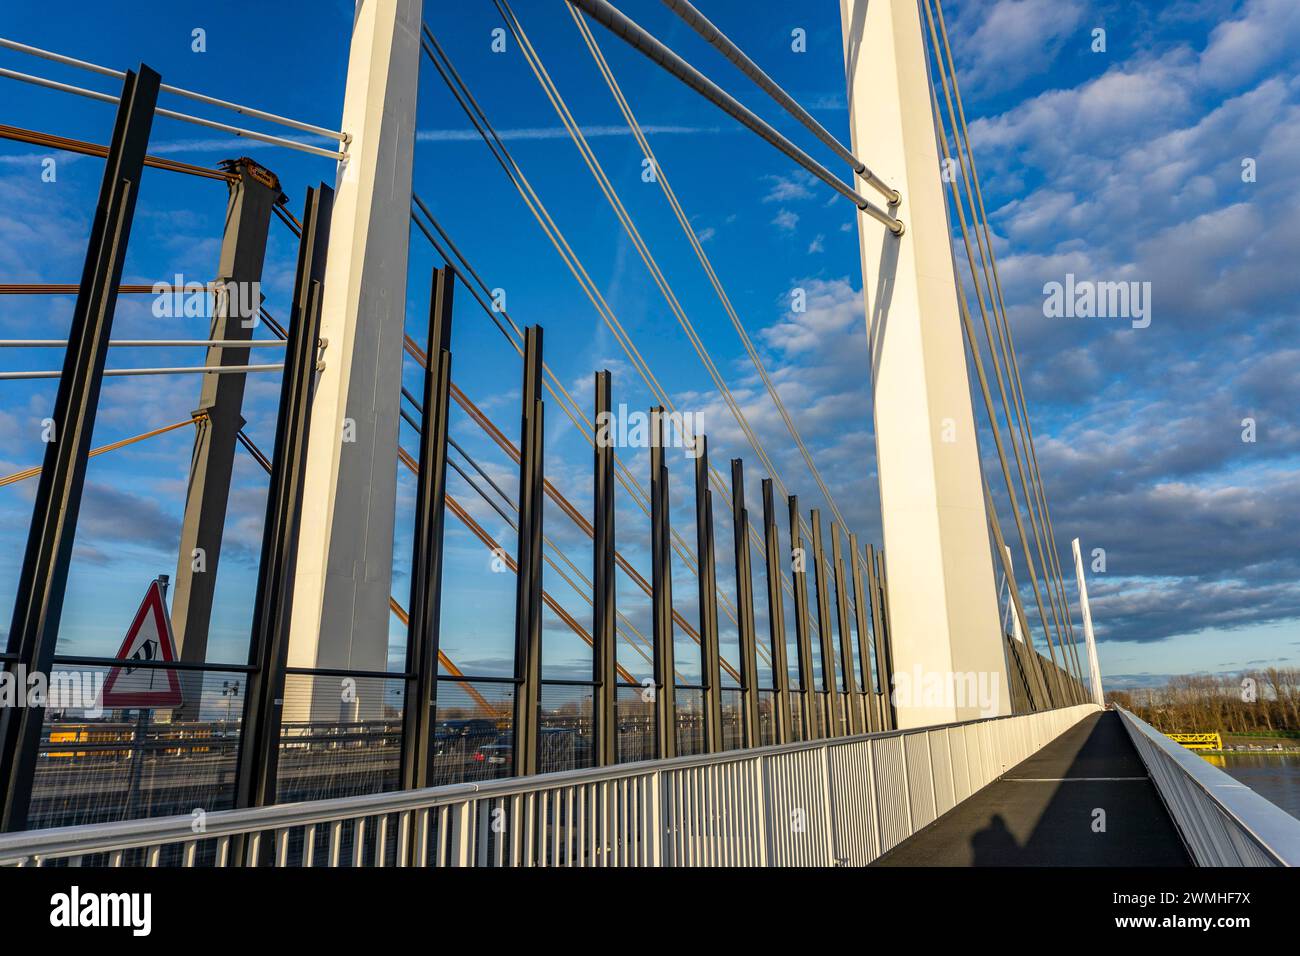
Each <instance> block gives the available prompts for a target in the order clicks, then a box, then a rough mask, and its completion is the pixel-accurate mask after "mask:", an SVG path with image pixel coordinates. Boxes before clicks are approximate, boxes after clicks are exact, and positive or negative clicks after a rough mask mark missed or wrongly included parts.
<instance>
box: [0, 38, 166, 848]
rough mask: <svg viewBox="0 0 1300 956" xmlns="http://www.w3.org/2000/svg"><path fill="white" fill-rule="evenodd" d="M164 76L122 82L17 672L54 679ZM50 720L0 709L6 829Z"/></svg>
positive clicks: (24, 584) (46, 467) (47, 466)
mask: <svg viewBox="0 0 1300 956" xmlns="http://www.w3.org/2000/svg"><path fill="white" fill-rule="evenodd" d="M159 83H160V78H159V76H158V74H157V73H155V72H154V71H153V70H151V69H149V67H147V66H145V65H144V64H143V63H142V64H140V70H139V72H138V73H136V72H132V71H128V72H127V74H126V78H125V80H124V81H123V83H122V98H121V101H120V103H119V105H118V109H117V118H116V119H115V120H114V123H113V137H112V139H111V140H110V142H109V147H108V155H107V156H106V157H105V160H104V178H103V180H102V181H101V183H100V187H99V201H98V204H97V205H96V206H95V217H94V219H93V220H92V221H91V226H90V238H89V241H88V242H87V246H86V259H85V264H84V265H83V266H82V270H81V285H80V288H79V289H78V291H77V302H76V304H75V305H74V306H73V310H72V327H71V329H70V331H69V333H68V345H67V348H66V350H65V351H64V353H63V370H62V375H61V376H60V378H59V386H58V391H57V392H56V397H55V399H54V414H53V416H52V418H53V421H54V432H53V440H52V441H51V442H49V443H48V444H47V445H46V446H45V458H44V461H43V464H42V467H41V474H40V478H39V479H37V485H36V500H35V502H34V503H33V506H32V521H31V526H30V528H29V530H28V533H27V549H26V551H25V552H24V553H23V564H22V571H21V572H20V573H19V577H18V589H17V592H16V594H15V597H14V611H13V619H12V621H11V623H10V625H9V640H8V645H7V648H6V651H7V653H9V654H12V655H14V657H15V660H14V662H13V664H12V665H11V666H12V667H13V669H14V670H15V672H17V670H18V669H19V668H24V669H25V670H26V672H27V674H29V675H30V674H38V673H39V674H45V675H47V676H48V674H49V671H50V666H51V664H52V663H53V660H54V646H55V644H56V643H57V641H58V636H59V621H60V619H61V617H62V614H63V598H64V593H65V591H66V588H67V583H68V565H69V564H70V563H71V561H72V547H73V543H74V541H75V539H76V535H77V516H78V513H79V512H80V509H81V492H82V488H83V486H84V485H85V480H86V460H87V458H88V456H89V453H90V441H91V437H92V435H93V433H94V430H95V413H96V411H97V409H98V406H99V390H100V386H101V384H102V383H103V376H104V360H105V358H106V357H107V355H108V340H109V337H110V335H111V333H112V331H113V314H114V311H115V310H116V308H117V289H118V286H119V285H120V284H121V282H122V265H123V263H124V262H125V259H126V248H127V242H128V240H129V239H130V235H131V222H132V219H133V218H134V216H135V203H136V199H137V197H138V196H139V194H140V177H141V173H142V172H143V170H144V157H145V149H146V147H147V146H148V143H149V131H150V129H151V128H152V126H153V115H154V107H155V105H156V103H157V101H158V87H159ZM44 722H45V708H44V707H6V708H4V713H3V715H0V829H3V830H22V829H25V828H26V826H27V812H28V808H29V806H30V801H31V788H32V779H33V777H34V775H35V772H36V760H37V748H38V747H39V746H40V738H41V727H42V726H43V724H44Z"/></svg>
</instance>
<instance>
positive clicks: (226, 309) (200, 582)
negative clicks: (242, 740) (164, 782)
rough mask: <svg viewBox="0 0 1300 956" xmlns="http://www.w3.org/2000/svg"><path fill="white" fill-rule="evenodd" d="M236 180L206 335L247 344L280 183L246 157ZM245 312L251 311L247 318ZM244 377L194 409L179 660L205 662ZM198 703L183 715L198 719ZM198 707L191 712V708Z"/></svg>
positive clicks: (217, 353)
mask: <svg viewBox="0 0 1300 956" xmlns="http://www.w3.org/2000/svg"><path fill="white" fill-rule="evenodd" d="M226 165H227V167H228V168H229V169H230V170H231V172H232V173H233V174H234V175H235V177H236V178H235V179H233V180H231V181H230V182H229V186H230V198H229V201H228V202H227V204H226V228H225V233H224V235H223V236H222V241H221V256H220V258H219V260H218V264H217V278H216V285H217V287H218V288H221V287H224V288H225V289H226V294H225V295H219V296H218V297H217V299H216V302H215V307H214V309H213V314H212V324H211V327H210V332H209V336H208V337H209V338H211V339H215V340H219V341H222V342H223V343H225V342H230V341H234V342H240V341H248V340H250V339H251V338H252V337H253V329H254V327H255V326H256V325H257V314H258V309H259V308H260V305H261V303H260V301H258V302H255V301H253V298H255V297H257V298H260V296H254V295H253V291H254V290H257V289H258V287H259V286H260V284H261V281H262V264H263V261H264V259H265V257H266V237H267V231H268V230H269V228H270V225H271V209H272V207H273V206H274V205H275V204H276V202H277V201H278V200H279V198H280V181H279V180H278V179H277V178H276V177H275V174H273V173H271V172H270V171H269V170H266V169H263V168H262V167H260V166H258V165H257V164H256V163H254V162H253V161H252V160H251V159H241V160H238V161H236V162H233V163H228V164H226ZM242 309H251V312H250V313H249V314H244V313H243V312H242V311H241V310H242ZM248 354H249V353H248V349H247V348H240V347H238V346H234V347H229V346H226V345H225V344H223V345H221V346H217V345H213V346H211V347H209V348H208V351H207V356H206V360H205V362H204V365H205V366H206V367H208V368H220V367H222V366H242V365H247V364H248ZM246 380H247V379H246V376H245V375H243V374H230V375H204V376H203V385H202V388H201V391H200V393H199V404H198V407H197V408H196V409H195V410H194V412H193V415H194V450H193V452H192V454H191V456H190V477H189V487H188V489H187V491H186V495H185V516H184V518H183V519H182V520H181V540H180V548H179V551H178V553H177V557H176V586H175V589H174V590H173V592H172V615H171V616H172V631H173V633H174V634H175V637H176V650H177V652H178V653H179V656H180V659H181V660H183V661H191V662H196V663H199V662H202V661H205V660H207V653H208V628H209V627H210V626H211V623H212V597H213V594H214V593H215V591H216V587H217V572H218V568H219V566H220V561H221V541H222V533H223V531H224V530H225V525H226V507H227V503H228V501H229V499H230V477H231V473H232V471H233V470H234V464H235V448H236V445H237V444H238V438H237V437H236V436H237V435H238V434H239V430H240V429H241V428H243V427H244V417H243V415H242V414H241V408H242V406H243V402H244V383H245V381H246ZM197 704H198V702H197V701H187V702H186V710H187V711H189V712H191V713H193V714H197V713H198V711H197V709H196V708H197ZM192 707H193V708H195V709H191V708H192Z"/></svg>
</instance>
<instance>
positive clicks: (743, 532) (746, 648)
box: [731, 458, 763, 747]
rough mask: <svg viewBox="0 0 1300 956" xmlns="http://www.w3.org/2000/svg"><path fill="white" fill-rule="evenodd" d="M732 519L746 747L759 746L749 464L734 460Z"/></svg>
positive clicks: (741, 703) (741, 705)
mask: <svg viewBox="0 0 1300 956" xmlns="http://www.w3.org/2000/svg"><path fill="white" fill-rule="evenodd" d="M731 521H732V529H733V531H734V535H733V537H734V539H735V546H736V618H737V620H736V624H737V628H738V630H739V632H740V683H741V688H740V709H741V710H742V711H743V712H744V715H745V720H744V724H745V734H744V740H745V746H746V747H758V746H761V745H762V743H763V735H762V733H761V731H760V730H759V726H758V640H757V638H756V637H755V636H754V577H753V572H752V566H751V565H750V561H749V512H748V511H747V510H746V509H745V463H744V462H743V461H741V460H740V459H739V458H733V459H731Z"/></svg>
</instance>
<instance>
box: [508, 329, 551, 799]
mask: <svg viewBox="0 0 1300 956" xmlns="http://www.w3.org/2000/svg"><path fill="white" fill-rule="evenodd" d="M521 404H522V406H523V409H522V417H521V421H520V424H519V429H520V438H519V544H518V551H517V555H516V564H517V567H518V574H517V576H516V579H515V727H514V772H515V775H516V776H520V777H525V776H530V775H532V774H535V773H536V772H537V761H538V754H539V748H538V741H539V735H538V727H537V725H538V722H539V721H540V719H541V704H542V480H543V471H542V452H543V444H542V439H543V427H544V426H543V419H542V415H543V410H544V409H543V405H542V329H541V326H537V325H533V326H529V327H528V328H527V329H526V330H525V331H524V385H523V400H522V402H521Z"/></svg>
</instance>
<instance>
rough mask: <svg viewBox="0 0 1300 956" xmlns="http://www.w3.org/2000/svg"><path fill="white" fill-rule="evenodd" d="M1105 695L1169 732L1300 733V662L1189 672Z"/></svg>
mask: <svg viewBox="0 0 1300 956" xmlns="http://www.w3.org/2000/svg"><path fill="white" fill-rule="evenodd" d="M1106 699H1107V701H1109V702H1111V703H1115V704H1119V705H1120V706H1121V707H1124V708H1126V709H1128V710H1131V711H1132V712H1133V713H1135V714H1137V716H1139V717H1141V718H1142V719H1143V720H1145V721H1146V722H1147V723H1149V724H1151V726H1153V727H1155V728H1156V729H1157V730H1159V731H1161V732H1162V733H1166V734H1175V733H1200V732H1209V731H1215V730H1217V731H1218V732H1219V733H1221V734H1255V733H1266V734H1267V733H1276V732H1279V731H1281V732H1288V731H1289V732H1300V667H1269V668H1266V669H1264V670H1252V671H1243V672H1241V673H1238V674H1184V675H1181V676H1178V677H1171V678H1170V679H1169V682H1168V683H1166V684H1165V685H1164V686H1163V687H1153V688H1140V689H1137V690H1117V691H1110V692H1108V693H1107V694H1106Z"/></svg>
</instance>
